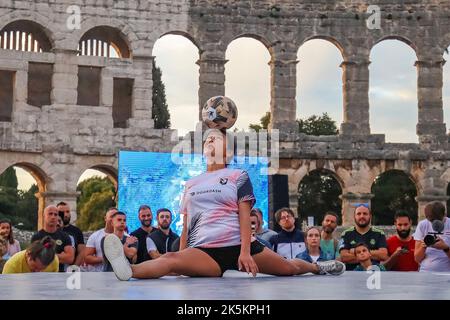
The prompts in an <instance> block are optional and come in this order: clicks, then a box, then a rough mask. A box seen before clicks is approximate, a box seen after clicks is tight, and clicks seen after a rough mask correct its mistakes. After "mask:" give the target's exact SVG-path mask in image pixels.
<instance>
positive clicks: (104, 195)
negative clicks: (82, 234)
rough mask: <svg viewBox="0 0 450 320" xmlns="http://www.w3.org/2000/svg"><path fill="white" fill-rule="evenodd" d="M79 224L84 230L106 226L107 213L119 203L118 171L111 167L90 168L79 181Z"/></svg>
mask: <svg viewBox="0 0 450 320" xmlns="http://www.w3.org/2000/svg"><path fill="white" fill-rule="evenodd" d="M77 192H79V196H78V198H77V226H78V227H79V228H80V229H81V230H82V231H94V230H98V229H101V228H104V227H105V220H104V217H105V213H106V211H107V210H108V208H111V207H115V206H116V205H117V198H116V196H117V173H116V172H115V170H114V169H111V168H109V167H105V168H100V169H92V168H91V169H88V170H86V171H84V172H83V174H82V175H81V176H80V178H79V180H78V183H77Z"/></svg>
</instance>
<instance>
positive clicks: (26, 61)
mask: <svg viewBox="0 0 450 320" xmlns="http://www.w3.org/2000/svg"><path fill="white" fill-rule="evenodd" d="M369 5H376V6H378V7H379V9H380V14H381V16H380V17H381V27H380V28H378V29H372V28H368V26H367V19H369V18H370V16H371V12H368V6H369ZM78 14H80V15H78ZM78 19H79V20H78ZM78 22H79V24H78ZM0 30H1V31H0V172H3V171H4V170H5V169H6V168H8V167H10V166H13V165H14V166H18V167H21V168H24V169H26V170H27V171H28V172H30V173H31V174H32V175H33V176H34V178H35V179H36V181H37V182H38V186H39V193H38V194H37V197H38V199H39V208H40V212H39V225H41V224H42V210H43V208H44V206H45V205H46V204H49V203H54V202H56V201H61V200H63V201H66V202H68V203H69V204H70V206H71V208H72V210H73V211H74V212H73V220H76V213H75V210H76V197H77V193H76V186H77V181H78V179H79V177H80V175H81V174H82V173H83V172H84V171H85V170H86V169H89V168H92V169H97V170H100V171H102V172H104V173H106V174H107V175H108V176H109V177H110V178H111V179H113V180H114V181H117V152H118V151H119V150H140V151H157V152H158V151H170V150H172V148H173V147H174V145H175V144H177V143H178V142H179V138H178V137H177V133H176V131H175V130H169V129H155V128H154V121H153V119H152V65H153V62H154V57H153V55H152V51H153V46H154V44H155V42H156V41H157V40H158V39H159V38H161V37H162V36H164V35H168V34H176V35H182V36H184V37H186V38H188V39H189V40H191V41H192V43H193V44H195V46H197V48H198V52H199V60H198V62H197V64H198V65H199V66H200V69H199V91H198V105H199V110H200V106H201V105H203V103H204V102H205V100H206V99H207V98H209V97H211V96H213V95H219V94H224V92H225V74H224V70H225V64H226V62H227V60H226V59H225V52H226V49H227V46H228V45H229V44H230V43H231V42H232V41H233V40H235V39H237V38H240V37H251V38H254V39H257V40H259V41H261V42H262V43H263V44H264V45H265V46H266V47H267V49H268V50H269V52H270V54H271V61H270V68H271V90H270V95H271V102H270V110H271V112H272V122H271V124H270V128H271V129H272V130H273V129H278V130H279V132H280V162H279V169H278V172H279V173H280V174H287V175H288V177H289V199H290V204H291V206H292V207H297V205H298V185H299V183H300V181H301V180H302V178H303V177H305V176H306V175H307V174H308V173H310V172H312V171H314V170H326V171H327V172H330V173H332V175H333V176H334V177H335V178H336V179H337V181H338V182H339V183H340V185H341V188H342V195H341V198H342V216H343V223H344V224H345V225H348V224H350V223H351V222H352V204H354V203H356V202H361V201H370V199H371V198H372V196H373V195H372V194H371V186H372V184H373V181H374V179H375V178H376V177H377V176H378V175H380V174H382V173H384V172H387V171H389V170H401V171H403V172H405V173H406V174H407V175H408V176H409V177H410V178H411V180H412V181H413V182H414V183H415V185H416V188H417V194H418V196H417V201H418V205H419V216H423V207H424V204H425V203H426V202H428V201H430V200H438V201H443V202H445V201H446V200H447V198H448V197H447V185H448V183H449V182H450V169H449V164H450V147H449V138H448V135H447V130H446V125H445V123H444V122H443V101H442V87H443V65H444V63H445V60H444V58H443V54H444V52H445V51H446V49H447V48H448V47H449V45H450V1H448V0H446V1H444V0H408V1H406V0H404V1H403V0H371V1H370V3H368V1H361V0H281V1H268V0H258V1H256V0H255V1H239V0H220V1H217V0H171V1H167V0H127V1H122V0H119V1H113V0H26V1H21V0H0ZM311 39H324V40H327V41H330V42H331V43H333V44H334V45H335V46H336V47H337V48H338V49H339V50H340V52H341V53H342V57H343V61H342V64H341V67H342V69H343V79H342V81H343V87H342V88H343V97H344V99H343V103H342V111H343V114H344V120H343V123H342V124H340V133H339V135H337V136H330V137H312V136H307V135H303V134H299V133H297V132H296V128H297V127H296V123H295V119H296V105H297V104H296V79H297V75H296V64H297V62H298V61H297V52H298V49H299V47H300V46H302V44H304V43H305V42H306V41H308V40H311ZM387 39H397V40H400V41H402V42H404V43H406V44H407V45H409V46H410V47H411V48H412V49H413V50H414V51H415V53H416V56H417V62H416V64H415V66H416V68H417V94H418V105H417V106H412V110H414V109H413V108H414V107H416V108H417V109H416V110H417V112H418V123H417V132H416V133H417V135H418V138H419V139H418V141H419V143H417V144H411V143H408V144H402V143H395V144H394V143H386V142H385V136H384V135H382V134H373V133H372V132H371V129H370V125H369V123H370V122H369V108H370V105H369V64H370V59H369V57H370V51H371V48H372V47H373V46H374V45H376V44H377V43H379V42H381V41H384V40H387ZM175 129H176V128H175ZM411 134H414V133H411Z"/></svg>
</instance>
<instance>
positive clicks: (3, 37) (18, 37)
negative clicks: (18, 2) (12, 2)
mask: <svg viewBox="0 0 450 320" xmlns="http://www.w3.org/2000/svg"><path fill="white" fill-rule="evenodd" d="M0 49H4V50H17V51H25V52H36V53H42V52H50V51H51V49H52V44H51V42H50V40H49V39H48V37H47V35H46V34H45V32H44V30H43V28H42V27H41V26H40V25H39V24H37V23H35V22H32V21H25V20H19V21H15V22H12V23H10V24H8V25H7V26H6V27H4V28H3V29H2V30H1V31H0Z"/></svg>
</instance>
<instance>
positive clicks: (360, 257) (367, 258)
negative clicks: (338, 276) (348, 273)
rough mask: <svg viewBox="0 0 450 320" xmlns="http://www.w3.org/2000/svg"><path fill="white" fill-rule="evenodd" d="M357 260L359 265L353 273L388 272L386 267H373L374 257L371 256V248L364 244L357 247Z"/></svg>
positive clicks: (361, 243)
mask: <svg viewBox="0 0 450 320" xmlns="http://www.w3.org/2000/svg"><path fill="white" fill-rule="evenodd" d="M355 258H356V261H358V263H359V264H358V265H357V266H356V267H355V269H353V271H368V270H375V271H386V268H385V267H384V265H382V264H379V265H375V266H374V265H373V264H372V260H371V258H372V255H371V254H370V250H369V246H368V245H367V244H365V243H364V242H360V243H358V244H357V245H356V246H355Z"/></svg>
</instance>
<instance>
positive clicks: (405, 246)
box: [383, 211, 419, 271]
mask: <svg viewBox="0 0 450 320" xmlns="http://www.w3.org/2000/svg"><path fill="white" fill-rule="evenodd" d="M394 219H395V220H394V221H395V222H394V224H395V228H396V229H397V234H396V235H393V236H392V237H390V238H389V239H387V241H386V242H387V248H388V254H389V259H387V260H386V261H384V262H383V264H384V266H385V267H386V269H387V270H389V271H417V270H418V269H419V265H418V264H417V262H416V261H415V260H414V249H415V247H416V241H415V240H414V239H413V237H412V235H411V225H412V221H411V217H410V216H409V214H408V213H407V212H405V211H399V212H397V213H396V214H395V218H394Z"/></svg>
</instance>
